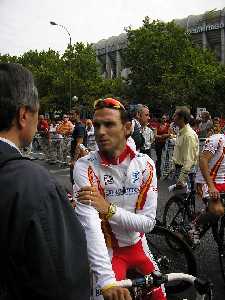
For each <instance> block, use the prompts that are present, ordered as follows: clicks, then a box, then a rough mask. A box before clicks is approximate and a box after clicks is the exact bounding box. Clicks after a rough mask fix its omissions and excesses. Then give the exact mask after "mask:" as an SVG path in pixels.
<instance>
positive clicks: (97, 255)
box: [73, 157, 116, 288]
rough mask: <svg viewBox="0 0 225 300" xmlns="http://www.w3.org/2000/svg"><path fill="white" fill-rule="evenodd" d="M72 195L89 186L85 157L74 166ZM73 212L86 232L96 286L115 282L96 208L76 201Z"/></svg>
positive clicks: (101, 286)
mask: <svg viewBox="0 0 225 300" xmlns="http://www.w3.org/2000/svg"><path fill="white" fill-rule="evenodd" d="M73 178H74V186H73V190H74V195H75V197H76V193H77V192H78V191H79V190H80V189H81V188H82V187H84V186H90V185H91V184H90V182H89V180H88V160H87V157H84V158H81V159H79V160H78V161H77V162H76V164H75V167H74V172H73ZM75 212H76V214H77V216H78V219H79V221H80V222H81V224H82V225H83V227H84V229H85V233H86V240H87V250H88V257H89V262H90V268H91V270H92V271H93V272H94V274H95V275H96V277H97V286H98V287H100V288H103V287H105V286H107V285H111V284H114V283H115V282H116V279H115V274H114V272H113V270H112V265H111V261H110V257H109V253H108V250H107V247H106V243H105V239H104V235H103V232H102V229H101V220H100V218H99V214H98V212H97V210H96V209H95V208H93V207H91V206H88V205H84V204H81V203H79V202H77V205H76V209H75Z"/></svg>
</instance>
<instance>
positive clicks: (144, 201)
mask: <svg viewBox="0 0 225 300" xmlns="http://www.w3.org/2000/svg"><path fill="white" fill-rule="evenodd" d="M149 163H150V164H151V167H152V173H153V174H152V175H151V174H150V173H149V172H148V173H147V174H146V178H145V182H147V180H148V179H150V178H149V176H151V182H149V186H148V187H147V185H146V187H147V189H146V193H143V194H141V195H140V196H139V198H138V199H137V207H136V211H135V212H134V213H133V212H129V211H127V210H125V209H123V208H121V207H117V210H116V213H115V214H114V215H113V217H112V218H111V220H110V223H112V224H113V223H115V224H119V225H120V226H121V227H122V228H123V229H127V230H129V231H136V232H150V231H151V230H152V229H153V228H154V226H155V217H156V209H157V197H158V191H157V177H156V170H155V165H154V163H153V161H152V160H151V161H150V160H149Z"/></svg>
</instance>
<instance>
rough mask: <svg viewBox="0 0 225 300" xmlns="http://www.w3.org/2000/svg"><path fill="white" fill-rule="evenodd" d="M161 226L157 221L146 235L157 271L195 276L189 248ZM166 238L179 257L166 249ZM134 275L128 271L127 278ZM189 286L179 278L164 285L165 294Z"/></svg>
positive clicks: (177, 291) (172, 293) (195, 271)
mask: <svg viewBox="0 0 225 300" xmlns="http://www.w3.org/2000/svg"><path fill="white" fill-rule="evenodd" d="M161 225H162V224H161V223H160V221H158V220H157V225H155V227H154V229H153V230H152V231H151V232H150V233H148V234H146V239H147V243H148V246H149V249H150V252H151V253H150V254H151V256H153V260H154V261H155V262H156V263H157V265H158V267H159V270H160V271H161V272H162V273H164V274H166V273H187V274H190V275H192V276H195V275H196V273H197V265H196V261H195V257H194V255H193V252H192V250H191V248H190V247H189V245H188V244H187V243H185V242H184V241H183V240H182V239H180V238H179V237H178V236H177V235H176V234H175V233H173V232H171V231H169V230H168V229H167V228H165V227H162V226H161ZM166 238H167V239H170V241H171V242H172V243H174V244H175V245H177V246H178V247H179V248H180V249H181V250H180V255H179V256H177V253H176V252H174V251H171V249H170V248H169V247H168V245H167V243H166ZM136 275H137V272H136V271H135V270H128V277H129V278H131V277H132V278H133V277H135V276H136ZM190 284H191V283H190V282H188V281H187V280H182V278H180V280H176V281H175V280H174V281H171V282H169V283H167V285H166V293H167V294H168V295H174V294H177V293H181V292H183V291H185V290H186V289H188V288H189V287H190ZM93 290H94V289H92V292H93ZM98 294H99V292H98ZM94 299H95V298H94ZM97 299H99V298H97ZM101 299H102V298H101ZM134 299H135V298H134Z"/></svg>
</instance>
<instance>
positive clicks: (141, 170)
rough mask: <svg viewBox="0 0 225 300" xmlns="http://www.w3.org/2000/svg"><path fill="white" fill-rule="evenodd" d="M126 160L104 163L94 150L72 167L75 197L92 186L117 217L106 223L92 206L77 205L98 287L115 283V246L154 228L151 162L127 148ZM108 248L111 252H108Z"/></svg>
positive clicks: (130, 242)
mask: <svg viewBox="0 0 225 300" xmlns="http://www.w3.org/2000/svg"><path fill="white" fill-rule="evenodd" d="M127 149H128V153H126V155H125V157H123V158H121V157H120V158H119V160H121V161H118V162H117V164H110V163H108V162H107V161H104V160H103V159H102V158H101V157H100V155H99V153H98V152H97V151H95V152H90V153H89V155H87V156H85V157H82V158H81V159H79V160H78V161H77V163H76V164H75V168H74V181H75V184H74V195H75V197H76V192H77V191H79V190H80V188H81V187H84V186H95V187H97V188H98V190H99V192H100V193H101V194H102V195H103V196H104V197H105V199H107V200H108V201H109V202H110V203H115V204H116V205H117V211H116V214H115V215H113V217H112V218H111V219H110V220H109V221H107V220H105V219H104V218H102V217H101V216H100V215H99V213H98V212H97V210H96V209H95V208H93V207H92V206H88V205H84V204H81V203H77V206H76V209H75V211H76V213H77V215H78V218H79V220H80V222H81V224H82V225H83V226H84V229H85V232H86V238H87V247H88V256H89V260H90V265H91V269H92V271H94V273H95V274H96V276H97V279H98V286H100V287H103V286H105V285H107V284H110V283H112V282H114V281H115V275H114V272H113V271H112V266H111V261H110V255H109V252H110V251H113V248H115V247H124V246H130V245H134V244H136V243H137V242H138V241H139V240H140V239H141V238H142V237H143V233H145V232H150V231H151V230H152V229H153V227H154V225H155V216H156V207H157V179H156V171H155V165H154V162H153V161H152V160H151V159H150V158H149V157H148V156H147V155H145V154H141V153H138V152H134V151H132V150H131V149H130V148H129V147H128V146H127ZM110 249H111V250H110Z"/></svg>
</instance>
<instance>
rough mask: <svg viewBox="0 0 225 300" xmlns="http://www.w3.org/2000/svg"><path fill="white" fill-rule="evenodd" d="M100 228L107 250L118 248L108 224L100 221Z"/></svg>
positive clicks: (103, 220) (105, 221)
mask: <svg viewBox="0 0 225 300" xmlns="http://www.w3.org/2000/svg"><path fill="white" fill-rule="evenodd" d="M101 226H102V232H103V234H104V237H105V242H106V246H107V247H108V248H118V247H119V244H118V240H117V239H116V237H115V234H114V233H113V231H112V228H111V226H110V224H109V222H108V221H107V220H105V219H102V224H101Z"/></svg>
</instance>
